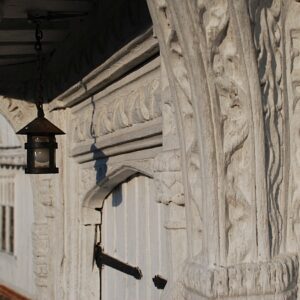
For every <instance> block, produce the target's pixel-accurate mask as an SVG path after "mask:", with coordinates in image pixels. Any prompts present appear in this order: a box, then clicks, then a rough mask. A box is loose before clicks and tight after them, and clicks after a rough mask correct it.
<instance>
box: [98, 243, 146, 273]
mask: <svg viewBox="0 0 300 300" xmlns="http://www.w3.org/2000/svg"><path fill="white" fill-rule="evenodd" d="M95 260H96V263H97V266H98V268H102V266H103V265H106V266H109V267H111V268H114V269H116V270H118V271H120V272H123V273H125V274H127V275H130V276H133V277H134V278H135V279H141V278H142V277H143V274H142V271H141V270H140V269H139V268H138V267H133V266H130V265H128V264H126V263H124V262H122V261H120V260H118V259H116V258H114V257H112V256H110V255H108V254H106V253H104V252H103V249H102V248H101V247H100V246H95Z"/></svg>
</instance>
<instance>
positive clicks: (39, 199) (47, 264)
mask: <svg viewBox="0 0 300 300" xmlns="http://www.w3.org/2000/svg"><path fill="white" fill-rule="evenodd" d="M36 176H37V177H34V180H33V183H34V186H35V187H36V189H35V195H34V219H35V223H34V224H33V229H32V236H33V259H34V273H35V282H36V287H37V295H43V296H42V298H41V299H50V298H51V296H50V295H51V291H52V289H51V286H50V285H49V284H50V282H51V278H52V275H53V274H51V273H50V269H51V268H52V266H51V263H52V259H51V251H52V248H51V239H52V237H51V226H50V219H52V218H54V216H55V215H54V210H53V208H54V207H53V205H54V199H53V198H54V196H55V187H54V178H53V177H52V176H51V175H36Z"/></svg>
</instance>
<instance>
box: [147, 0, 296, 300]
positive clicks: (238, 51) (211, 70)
mask: <svg viewBox="0 0 300 300" xmlns="http://www.w3.org/2000/svg"><path fill="white" fill-rule="evenodd" d="M287 2H290V1H287ZM148 5H149V9H150V12H151V15H152V19H153V23H154V30H155V33H156V35H157V37H158V40H159V44H160V50H161V55H162V57H163V60H164V62H165V65H166V71H167V75H168V79H169V84H170V88H171V93H172V99H173V101H174V105H175V110H176V120H177V128H178V133H179V140H180V149H181V160H182V161H181V165H182V173H183V182H184V194H185V204H186V216H187V231H188V252H189V258H188V259H187V261H186V263H185V271H184V272H183V273H182V277H181V278H180V279H179V280H178V281H177V282H176V283H175V284H174V285H173V286H172V285H171V286H170V285H168V286H169V288H168V290H167V291H166V293H165V299H172V300H174V299H221V298H226V299H237V297H238V299H246V298H247V299H248V298H249V297H251V299H296V297H297V296H296V294H297V277H298V258H297V256H296V255H288V254H286V248H285V247H284V246H283V241H285V236H284V235H285V228H286V223H287V218H286V215H284V212H286V209H287V207H286V205H287V204H286V202H284V201H283V199H284V198H285V196H287V189H286V186H287V184H286V181H285V178H284V174H287V168H288V159H287V157H288V154H287V148H284V147H282V145H283V144H284V143H288V138H287V135H286V126H285V125H286V122H288V120H287V115H288V113H287V105H286V101H287V99H286V98H285V93H284V84H285V82H284V72H283V71H282V63H283V61H282V55H281V54H282V40H281V27H282V22H283V19H282V18H281V12H282V11H283V9H284V8H283V7H282V2H281V1H280V0H274V1H271V0H270V1H246V0H244V1H243V0H241V1H235V0H219V1H211V0H198V1H196V0H148ZM285 9H286V8H285ZM279 254H281V255H280V256H279Z"/></svg>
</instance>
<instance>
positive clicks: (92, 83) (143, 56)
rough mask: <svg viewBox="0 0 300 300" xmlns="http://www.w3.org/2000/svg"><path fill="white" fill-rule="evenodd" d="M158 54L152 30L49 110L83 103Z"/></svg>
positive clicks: (66, 93) (55, 102) (74, 87)
mask: <svg viewBox="0 0 300 300" xmlns="http://www.w3.org/2000/svg"><path fill="white" fill-rule="evenodd" d="M158 52H159V48H158V42H157V40H156V39H155V38H154V37H153V32H152V28H151V29H149V30H148V31H147V32H146V33H144V34H142V35H141V36H139V37H137V38H135V39H134V40H133V41H131V42H130V43H128V44H127V45H126V46H124V47H123V48H121V49H120V50H119V51H118V52H116V53H115V54H114V55H113V56H112V57H111V58H109V59H108V60H107V61H106V62H105V63H103V64H102V65H100V66H99V67H98V68H96V69H95V70H93V71H92V72H91V73H89V74H88V75H87V76H85V77H84V78H83V79H82V80H81V81H79V82H78V83H76V84H75V85H74V86H72V87H71V88H69V89H68V90H67V91H66V92H64V93H63V94H61V95H60V96H58V97H57V98H56V99H54V100H53V101H52V102H51V104H50V106H49V109H50V110H55V109H62V108H66V107H70V106H73V105H75V104H77V103H78V102H81V101H83V100H84V99H86V98H88V97H89V96H91V95H93V94H95V93H96V92H99V91H101V90H103V89H104V88H105V87H107V86H109V85H111V84H112V83H114V82H115V81H116V80H118V79H120V78H121V77H122V76H124V74H126V73H127V72H128V71H130V70H131V69H132V68H134V67H135V66H137V65H139V64H140V63H143V62H144V61H145V60H147V59H148V58H150V57H153V56H154V55H158Z"/></svg>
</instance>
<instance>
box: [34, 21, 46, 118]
mask: <svg viewBox="0 0 300 300" xmlns="http://www.w3.org/2000/svg"><path fill="white" fill-rule="evenodd" d="M42 39H43V31H42V30H41V27H40V24H39V22H38V21H36V27H35V40H36V42H35V45H34V49H35V51H36V54H37V70H38V85H37V101H36V106H37V110H38V116H39V117H43V116H44V112H43V92H44V85H43V49H42Z"/></svg>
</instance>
